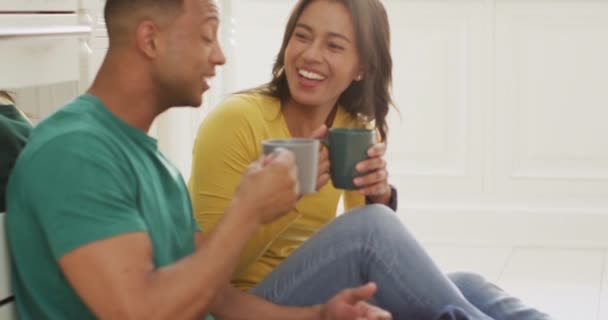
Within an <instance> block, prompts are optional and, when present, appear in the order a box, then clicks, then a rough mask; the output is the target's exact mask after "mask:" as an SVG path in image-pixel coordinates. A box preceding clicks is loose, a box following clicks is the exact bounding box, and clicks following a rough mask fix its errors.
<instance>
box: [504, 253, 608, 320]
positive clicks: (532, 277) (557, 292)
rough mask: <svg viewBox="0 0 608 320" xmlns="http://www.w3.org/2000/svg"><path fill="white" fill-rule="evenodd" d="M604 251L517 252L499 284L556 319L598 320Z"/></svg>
mask: <svg viewBox="0 0 608 320" xmlns="http://www.w3.org/2000/svg"><path fill="white" fill-rule="evenodd" d="M604 255H605V250H603V249H578V250H576V249H572V250H570V249H563V250H558V249H532V248H521V249H516V250H515V251H514V252H513V253H512V254H511V256H510V258H509V261H508V263H507V266H506V267H505V270H504V272H503V273H502V274H501V276H500V278H499V280H498V284H499V285H500V286H501V287H502V288H504V289H505V290H507V291H508V292H510V293H511V294H514V295H515V296H518V297H520V298H521V299H523V300H524V301H525V302H526V303H528V304H530V305H532V306H534V307H536V308H538V309H541V310H543V311H545V312H547V313H549V314H551V315H552V316H553V317H555V319H564V320H574V319H576V320H579V319H580V320H595V319H598V310H599V295H600V291H601V290H600V289H601V288H600V286H601V281H602V276H603V275H602V272H603V263H604Z"/></svg>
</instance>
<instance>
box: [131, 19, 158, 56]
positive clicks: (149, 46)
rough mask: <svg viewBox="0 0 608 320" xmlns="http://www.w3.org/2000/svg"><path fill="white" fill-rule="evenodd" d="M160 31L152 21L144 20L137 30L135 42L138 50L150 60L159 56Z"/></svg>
mask: <svg viewBox="0 0 608 320" xmlns="http://www.w3.org/2000/svg"><path fill="white" fill-rule="evenodd" d="M159 36H160V30H159V28H158V25H156V23H155V22H154V21H152V20H143V21H141V22H140V23H139V24H138V25H137V28H136V29H135V41H136V44H137V48H138V49H139V51H141V52H142V53H143V54H144V55H145V56H147V57H148V58H155V57H156V56H157V55H158V44H159V43H158V41H159Z"/></svg>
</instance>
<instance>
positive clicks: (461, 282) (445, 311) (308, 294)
mask: <svg viewBox="0 0 608 320" xmlns="http://www.w3.org/2000/svg"><path fill="white" fill-rule="evenodd" d="M369 281H373V282H375V283H377V284H378V292H377V293H376V295H375V296H374V299H373V301H371V302H372V303H374V304H375V305H378V306H380V307H382V308H384V309H386V310H388V311H390V312H391V313H392V314H393V318H394V319H396V320H399V319H417V320H424V319H429V320H430V319H446V320H447V319H454V320H456V319H463V320H464V319H471V320H473V319H496V320H503V319H517V320H530V319H535V320H538V319H550V317H549V316H547V315H545V314H543V313H541V312H539V311H536V310H534V309H532V308H529V307H526V306H524V305H523V304H522V303H521V302H520V301H519V300H518V299H515V298H514V297H511V296H509V295H508V294H506V293H505V292H504V291H502V290H501V289H500V288H498V287H497V286H495V285H493V284H491V283H489V282H487V281H485V280H484V279H483V278H482V277H481V276H478V275H475V274H470V273H455V274H450V275H448V276H446V275H445V274H444V273H443V272H441V271H440V270H439V268H438V267H437V266H436V265H435V263H434V262H433V261H432V259H431V258H430V257H429V256H428V254H427V253H426V252H425V251H424V249H423V248H422V247H421V246H420V244H419V243H418V242H417V241H416V239H414V237H413V236H412V235H411V234H410V233H409V231H408V230H407V229H406V228H405V226H404V225H403V224H402V223H401V221H400V220H399V219H398V218H397V216H396V214H395V213H394V212H393V211H392V210H390V209H388V208H387V207H386V206H382V205H369V206H366V207H363V208H360V209H357V210H354V211H352V212H349V213H347V214H344V215H342V216H340V217H338V218H336V219H335V220H333V221H332V222H331V223H329V224H328V225H327V226H325V227H324V228H323V229H321V230H320V231H319V232H318V233H316V234H315V235H314V236H313V237H311V238H310V239H309V240H308V241H306V242H305V243H304V244H302V246H300V248H298V249H297V250H296V251H294V252H293V254H291V256H289V258H287V259H286V260H285V261H284V262H283V263H282V264H281V265H279V266H278V267H277V268H276V269H275V270H273V271H272V272H271V273H270V274H269V275H268V276H267V277H266V278H264V279H263V280H262V281H261V282H260V283H259V284H258V285H257V286H256V287H255V288H253V289H252V291H251V292H252V293H253V294H255V295H258V296H260V297H263V298H265V299H267V300H270V301H273V302H275V303H278V304H282V305H292V306H306V305H314V304H320V303H324V302H326V301H327V300H329V299H330V298H331V297H332V296H334V295H335V294H337V293H338V292H339V291H340V290H342V289H344V288H349V287H356V286H359V285H362V284H364V283H367V282H369Z"/></svg>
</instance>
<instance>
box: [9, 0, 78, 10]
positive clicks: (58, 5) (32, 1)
mask: <svg viewBox="0 0 608 320" xmlns="http://www.w3.org/2000/svg"><path fill="white" fill-rule="evenodd" d="M77 9H78V0H0V12H45V11H46V12H48V11H52V12H73V11H76V10H77Z"/></svg>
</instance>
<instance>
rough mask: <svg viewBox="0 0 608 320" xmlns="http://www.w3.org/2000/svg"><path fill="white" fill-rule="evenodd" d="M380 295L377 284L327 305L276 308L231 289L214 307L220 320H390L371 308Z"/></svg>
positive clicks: (348, 292)
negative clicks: (372, 302)
mask: <svg viewBox="0 0 608 320" xmlns="http://www.w3.org/2000/svg"><path fill="white" fill-rule="evenodd" d="M375 292H376V286H375V285H374V284H367V285H365V286H361V287H359V288H355V289H345V290H343V291H342V292H340V293H338V294H337V295H336V296H334V297H333V298H332V299H331V300H330V301H328V302H327V303H325V304H323V305H316V306H310V307H286V306H278V305H275V304H272V303H270V302H268V301H266V300H264V299H262V298H259V297H256V296H254V295H252V294H249V293H246V292H242V291H239V290H238V289H236V288H234V287H232V286H231V285H227V286H226V287H225V288H224V290H223V291H222V293H221V294H220V295H218V296H217V298H216V300H215V301H214V303H213V305H212V306H211V313H212V314H213V315H214V316H215V317H216V318H217V319H219V320H245V319H264V320H354V319H358V320H390V319H392V318H391V315H390V313H388V312H386V311H384V310H382V309H379V308H377V307H374V306H372V305H370V304H367V303H366V302H365V300H368V299H370V298H371V297H372V296H373V294H374V293H375Z"/></svg>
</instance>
